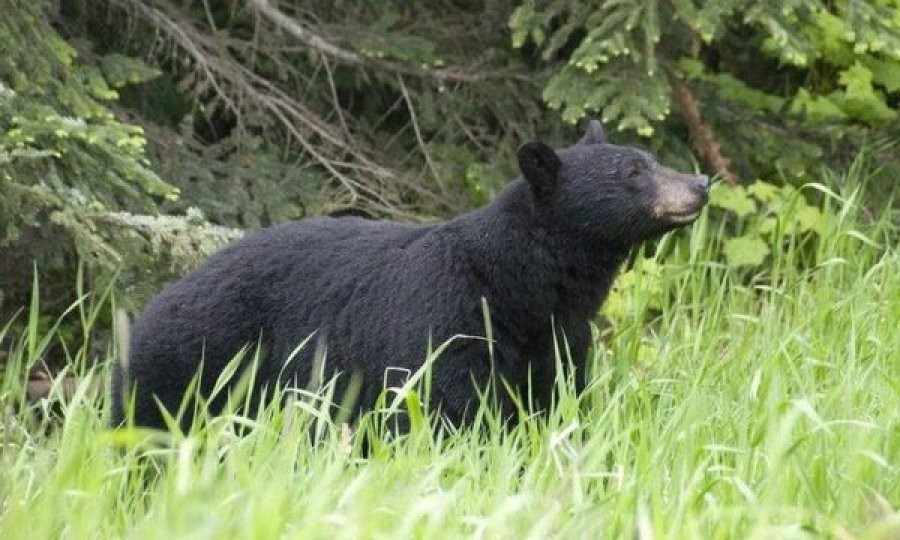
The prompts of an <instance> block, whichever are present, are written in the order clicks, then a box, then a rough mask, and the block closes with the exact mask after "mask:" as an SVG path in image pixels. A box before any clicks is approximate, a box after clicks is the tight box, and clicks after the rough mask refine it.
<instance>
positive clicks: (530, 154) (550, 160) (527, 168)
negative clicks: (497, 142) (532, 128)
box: [519, 142, 562, 196]
mask: <svg viewBox="0 0 900 540" xmlns="http://www.w3.org/2000/svg"><path fill="white" fill-rule="evenodd" d="M560 167H562V162H561V161H560V160H559V156H558V155H556V151H555V150H553V149H552V148H550V147H549V146H547V145H546V144H544V143H542V142H529V143H525V144H523V145H522V146H520V147H519V169H521V170H522V175H524V176H525V180H527V181H528V183H529V184H530V185H531V189H532V191H534V193H535V194H536V195H539V196H542V195H545V194H547V193H549V192H550V191H551V190H552V189H553V187H554V186H555V185H556V177H557V175H558V174H559V169H560Z"/></svg>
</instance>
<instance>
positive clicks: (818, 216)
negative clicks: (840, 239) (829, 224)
mask: <svg viewBox="0 0 900 540" xmlns="http://www.w3.org/2000/svg"><path fill="white" fill-rule="evenodd" d="M797 223H798V224H799V225H800V230H801V231H815V232H817V233H820V234H821V233H822V231H823V230H824V227H825V219H824V218H823V217H822V212H821V211H820V210H819V209H818V208H816V207H815V206H809V205H804V206H803V208H801V209H800V210H799V211H798V212H797Z"/></svg>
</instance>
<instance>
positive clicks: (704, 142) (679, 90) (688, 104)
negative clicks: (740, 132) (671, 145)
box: [675, 81, 741, 185]
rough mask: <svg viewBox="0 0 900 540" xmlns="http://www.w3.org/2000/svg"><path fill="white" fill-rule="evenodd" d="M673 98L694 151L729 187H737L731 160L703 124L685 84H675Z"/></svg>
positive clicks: (693, 99) (698, 109)
mask: <svg viewBox="0 0 900 540" xmlns="http://www.w3.org/2000/svg"><path fill="white" fill-rule="evenodd" d="M675 98H676V100H677V101H678V106H679V109H680V110H681V116H682V118H684V123H685V124H687V128H688V132H689V133H690V137H691V142H693V143H694V149H695V150H696V151H697V152H698V153H699V154H700V155H701V156H702V157H703V159H705V160H706V162H707V164H709V166H710V167H711V168H712V169H713V170H714V171H715V172H716V174H719V175H720V176H722V178H724V179H725V181H726V182H728V183H729V184H731V185H737V184H739V183H740V181H741V179H740V178H738V176H737V175H736V174H734V172H732V170H731V160H730V159H728V158H727V157H726V156H725V155H724V154H723V153H722V147H721V145H720V144H719V141H718V139H717V138H716V134H715V133H714V132H713V130H712V128H711V127H709V126H708V125H707V124H705V123H704V122H703V117H702V116H701V115H700V107H699V106H698V105H697V98H696V97H694V93H693V92H691V89H690V88H688V86H687V85H686V84H684V83H683V82H681V81H676V82H675Z"/></svg>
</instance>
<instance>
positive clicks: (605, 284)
mask: <svg viewBox="0 0 900 540" xmlns="http://www.w3.org/2000/svg"><path fill="white" fill-rule="evenodd" d="M543 221H545V220H543V219H542V218H541V216H540V215H539V212H538V211H537V206H536V204H535V200H534V198H533V196H532V193H531V190H530V189H529V187H528V185H527V184H526V183H525V181H524V180H522V179H521V178H520V179H518V180H515V181H514V182H513V183H512V184H511V185H510V186H509V187H508V188H507V189H506V190H505V191H504V192H503V193H502V194H501V195H500V196H498V197H497V199H496V200H495V201H494V202H493V203H491V204H490V205H488V206H485V207H484V208H481V209H479V210H476V211H474V212H471V213H469V214H466V215H463V216H460V217H458V218H456V219H454V220H452V221H450V222H448V223H447V224H446V225H445V226H444V229H445V230H446V231H448V232H450V234H451V237H454V238H457V239H459V240H460V241H459V242H458V243H457V245H458V249H460V250H462V251H464V252H465V256H466V257H467V258H468V260H469V263H470V264H471V266H472V270H473V271H474V273H475V275H476V276H478V279H479V280H480V281H481V283H482V285H483V287H484V289H485V296H486V297H487V298H488V302H489V305H490V306H491V310H492V311H493V312H495V313H500V314H503V316H504V317H506V318H509V319H512V320H508V321H506V322H507V324H511V325H519V326H521V327H523V328H535V329H538V328H549V327H550V326H549V324H550V318H551V317H553V318H555V320H557V321H558V322H563V323H576V324H577V323H582V322H586V321H588V320H590V319H592V318H593V317H594V316H595V315H596V313H597V311H598V310H599V308H600V306H601V304H602V303H603V301H604V300H605V299H606V295H607V293H608V292H609V289H610V287H611V286H612V283H613V280H614V279H615V277H616V274H617V273H618V271H619V268H620V267H621V265H622V263H623V262H624V260H625V259H626V257H627V256H628V251H629V246H624V245H610V244H608V243H604V242H602V241H599V240H597V239H595V238H588V237H586V236H585V235H575V234H573V233H571V231H566V230H565V229H564V228H562V227H559V226H557V225H556V224H552V223H544V222H543Z"/></svg>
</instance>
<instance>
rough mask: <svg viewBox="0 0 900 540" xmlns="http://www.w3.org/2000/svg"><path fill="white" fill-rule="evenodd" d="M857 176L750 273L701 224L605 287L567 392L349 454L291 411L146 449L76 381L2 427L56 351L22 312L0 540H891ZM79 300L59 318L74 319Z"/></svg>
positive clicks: (882, 277) (878, 220)
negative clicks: (615, 291) (818, 219)
mask: <svg viewBox="0 0 900 540" xmlns="http://www.w3.org/2000/svg"><path fill="white" fill-rule="evenodd" d="M859 177H860V174H859V173H854V174H850V175H849V176H848V177H846V178H841V179H837V181H836V182H835V185H841V186H843V192H844V195H843V196H844V198H843V199H837V198H831V197H826V198H827V199H828V200H829V201H830V202H829V203H828V205H827V209H826V211H825V219H824V225H823V226H824V230H823V234H822V240H821V241H819V242H810V241H809V239H806V240H801V239H794V240H791V241H788V242H787V243H786V244H785V246H784V249H783V250H780V251H778V255H777V256H776V260H775V261H774V262H773V264H772V265H771V267H770V269H769V270H767V271H765V272H762V273H760V274H759V275H756V276H749V275H747V273H746V272H745V271H744V272H742V271H738V270H735V269H731V268H727V267H725V266H724V265H722V264H719V263H714V262H710V261H711V260H712V259H713V255H712V254H713V253H716V252H717V250H719V249H720V247H721V246H720V242H721V238H720V236H721V231H719V230H718V229H715V228H713V226H712V223H713V222H711V221H709V220H708V219H707V218H706V217H704V218H702V219H701V221H700V222H698V224H697V225H696V226H695V227H694V228H693V229H692V232H691V238H690V244H689V249H687V250H685V251H684V254H683V255H682V256H681V257H680V258H679V259H678V260H681V261H682V262H678V263H673V262H670V263H666V264H663V265H662V267H661V269H660V270H661V271H660V273H659V277H652V276H651V277H649V278H648V277H646V276H644V277H641V275H637V276H635V281H634V284H633V285H632V286H630V287H629V288H627V289H626V290H623V291H622V292H621V296H622V298H624V300H623V301H624V306H623V311H622V313H623V314H622V315H621V316H619V317H618V318H616V319H615V320H614V321H613V330H614V331H612V332H610V331H605V332H604V333H602V335H600V336H599V337H598V344H597V347H596V352H595V353H594V357H593V359H592V361H593V368H594V382H593V384H591V386H590V387H589V389H588V390H587V391H586V392H585V395H584V396H583V397H581V398H580V399H579V398H577V397H576V396H573V395H572V393H571V392H568V391H564V392H563V394H562V398H561V400H560V403H559V405H558V406H557V407H556V408H555V409H554V411H553V412H552V413H551V414H550V415H548V416H547V417H544V418H536V419H535V418H532V419H528V420H523V421H522V422H521V423H520V424H519V425H518V426H516V427H515V428H514V429H512V430H511V431H509V432H504V431H502V430H500V429H499V428H497V427H496V426H493V425H492V424H491V423H490V422H489V421H486V422H485V424H484V429H481V430H467V431H462V432H458V433H452V434H445V435H443V436H442V437H440V438H435V437H434V436H432V433H431V431H430V430H428V429H415V430H413V432H412V433H411V434H410V435H409V436H407V437H402V438H400V439H395V440H385V441H384V442H383V443H379V444H375V445H374V446H373V448H372V451H371V452H370V453H369V454H367V455H365V456H364V455H363V454H361V453H360V451H359V445H358V444H357V443H358V441H357V438H356V437H349V438H348V435H349V434H348V432H347V431H346V430H345V429H342V428H341V426H335V425H333V424H332V423H331V422H330V421H329V419H328V418H326V417H323V414H322V412H321V411H322V408H321V407H318V406H316V405H315V404H314V402H310V401H309V400H298V401H296V402H295V403H294V404H293V406H291V407H289V408H288V409H286V410H278V409H269V410H266V411H264V412H263V413H262V414H261V415H260V416H259V417H258V418H253V419H239V418H234V417H228V416H226V417H220V418H218V419H213V420H211V421H210V422H209V423H208V424H207V425H206V426H205V427H201V428H198V429H196V430H195V431H194V432H192V434H190V435H189V436H186V437H185V436H178V435H173V436H171V437H165V438H162V439H160V440H159V441H158V442H157V444H155V445H152V446H151V445H147V444H136V443H135V441H136V439H137V438H138V437H139V435H141V432H139V431H135V430H123V431H120V432H117V433H112V432H109V431H108V430H107V429H106V428H105V427H104V423H103V419H102V417H101V415H102V414H103V413H102V406H101V405H100V403H99V400H97V399H95V398H92V397H91V393H90V392H89V391H88V388H87V386H86V385H87V383H85V386H83V387H82V388H81V391H80V392H76V395H75V396H74V397H71V398H69V399H67V400H65V403H64V405H63V410H62V413H61V415H59V417H60V418H61V419H59V418H58V419H57V420H56V421H54V422H53V423H52V425H51V426H50V427H49V428H48V426H47V425H46V424H45V423H44V424H42V423H41V422H39V421H35V420H32V419H29V417H25V416H23V415H22V414H21V413H18V412H15V411H17V410H18V409H19V407H20V406H21V403H22V398H21V394H22V391H21V386H22V381H23V380H24V367H23V366H26V365H28V364H29V363H31V362H33V361H34V359H35V358H37V357H38V356H40V354H41V351H42V349H43V348H44V346H45V345H46V342H47V340H48V339H55V338H54V337H53V335H52V333H48V332H47V331H45V332H41V331H39V330H38V328H39V325H38V324H37V319H36V316H37V314H36V312H35V311H36V308H32V310H31V313H30V314H29V313H26V314H24V315H23V318H24V319H25V320H26V322H30V324H28V325H27V327H28V328H27V329H26V330H25V331H24V333H23V334H22V335H21V336H18V337H17V339H16V340H14V344H13V346H12V347H11V348H10V350H9V357H8V359H7V363H8V366H7V369H6V371H5V374H4V375H3V378H2V381H0V383H2V386H0V392H2V394H0V400H2V401H0V404H2V405H3V407H2V411H3V412H2V414H3V418H2V423H0V430H2V431H0V536H2V537H3V538H5V539H13V538H28V539H34V538H58V537H67V538H110V537H129V538H149V537H158V538H216V539H218V538H270V537H278V536H288V537H300V538H378V537H384V538H387V537H389V538H407V537H415V538H434V537H460V536H462V537H487V538H547V537H551V536H554V537H567V538H635V537H636V538H639V539H646V538H760V539H768V538H837V539H843V538H871V539H889V538H898V537H900V513H898V511H897V508H898V507H900V253H898V251H897V249H896V247H895V246H894V245H892V244H891V242H890V240H889V238H891V236H892V235H894V234H895V233H896V231H894V230H892V224H891V218H890V216H889V214H888V213H885V214H883V215H881V216H878V217H875V218H872V217H869V218H866V219H863V218H862V217H860V214H861V212H860V209H859V207H858V204H857V199H856V196H855V195H853V193H854V189H855V188H856V187H858V185H859V184H860V183H861V180H860V178H859ZM809 189H813V188H809ZM894 237H895V236H894ZM666 245H669V246H671V244H666V243H664V245H663V248H665V247H666ZM803 261H807V262H811V263H812V264H810V265H808V266H804V265H802V264H801V262H803ZM650 279H652V280H653V283H652V284H650V283H646V282H642V280H650ZM651 285H652V286H651ZM657 285H658V287H656V286H657ZM655 287H656V288H657V289H658V290H657V291H655V292H653V293H652V294H651V292H650V291H651V290H652V289H653V288H655ZM92 298H93V297H89V298H88V299H86V300H85V301H84V302H83V303H82V304H79V305H78V306H76V307H75V308H74V309H73V311H72V314H70V315H69V316H70V317H77V316H80V320H81V321H83V323H84V325H85V326H89V325H90V324H94V323H93V321H94V320H95V319H96V312H97V310H98V309H108V307H104V308H101V307H100V306H107V305H108V302H107V303H104V302H100V300H99V299H97V300H96V301H94V300H92ZM91 302H93V303H91ZM88 304H90V305H88ZM29 315H31V318H29ZM88 335H89V332H85V336H88ZM85 340H87V338H85ZM71 341H73V343H69V344H68V349H67V351H68V352H69V354H70V355H71V357H72V358H73V360H75V361H76V363H82V364H84V363H86V362H85V359H86V355H87V352H86V351H87V347H85V346H83V345H82V344H81V343H80V342H77V341H78V340H75V339H72V340H71ZM438 361H440V360H438ZM92 376H93V377H95V378H96V377H105V372H104V371H103V368H101V369H99V370H97V371H94V372H92ZM311 403H312V404H311ZM234 420H239V421H240V424H239V425H240V426H243V428H244V432H243V434H242V435H241V436H238V435H237V431H238V427H237V426H238V424H236V423H235V422H234ZM310 426H317V427H318V428H319V430H318V431H313V433H314V434H315V435H316V441H315V442H313V443H311V442H310V439H309V438H310V433H311V430H310V429H309V428H310Z"/></svg>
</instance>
